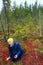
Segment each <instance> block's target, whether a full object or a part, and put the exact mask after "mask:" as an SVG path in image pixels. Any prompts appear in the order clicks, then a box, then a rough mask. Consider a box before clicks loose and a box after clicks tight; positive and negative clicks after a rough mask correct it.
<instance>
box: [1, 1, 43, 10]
mask: <svg viewBox="0 0 43 65" xmlns="http://www.w3.org/2000/svg"><path fill="white" fill-rule="evenodd" d="M14 1H15V2H16V4H17V5H20V4H21V3H22V4H24V2H25V1H27V3H28V5H30V4H34V3H35V2H36V0H11V5H13V2H14ZM37 1H38V4H41V5H43V0H37ZM2 7H3V3H2V0H0V11H1V9H2Z"/></svg>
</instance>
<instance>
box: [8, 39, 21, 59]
mask: <svg viewBox="0 0 43 65" xmlns="http://www.w3.org/2000/svg"><path fill="white" fill-rule="evenodd" d="M8 48H9V56H10V58H11V59H12V60H13V59H14V55H17V56H18V58H19V57H20V56H21V55H22V49H21V47H20V45H19V44H18V42H16V41H15V40H14V42H13V44H12V46H10V45H9V46H8Z"/></svg>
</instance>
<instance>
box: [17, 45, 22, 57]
mask: <svg viewBox="0 0 43 65" xmlns="http://www.w3.org/2000/svg"><path fill="white" fill-rule="evenodd" d="M16 55H17V56H18V57H19V56H21V55H22V49H21V47H20V45H19V44H17V54H16Z"/></svg>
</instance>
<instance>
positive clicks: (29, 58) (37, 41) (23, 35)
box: [0, 0, 43, 65]
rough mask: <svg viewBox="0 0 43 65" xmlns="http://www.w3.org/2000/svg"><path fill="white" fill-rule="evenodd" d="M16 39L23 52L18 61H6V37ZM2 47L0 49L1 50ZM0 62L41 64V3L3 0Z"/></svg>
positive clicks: (42, 52) (29, 64)
mask: <svg viewBox="0 0 43 65" xmlns="http://www.w3.org/2000/svg"><path fill="white" fill-rule="evenodd" d="M9 37H10V38H13V39H15V40H17V41H18V42H19V43H20V45H21V47H22V49H23V51H24V53H23V56H22V58H21V60H20V61H18V62H17V63H13V62H12V61H9V62H6V61H5V58H6V57H7V56H8V48H7V39H8V38H9ZM1 49H2V50H1ZM0 52H1V53H0V64H1V65H24V64H25V65H43V5H41V4H39V5H38V2H37V0H36V2H35V3H34V4H30V5H28V2H27V1H25V2H24V5H23V4H22V3H21V4H20V5H19V6H18V5H17V4H16V2H15V1H14V3H13V6H11V1H10V0H3V7H2V10H1V11H0ZM2 62H3V63H2Z"/></svg>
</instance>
